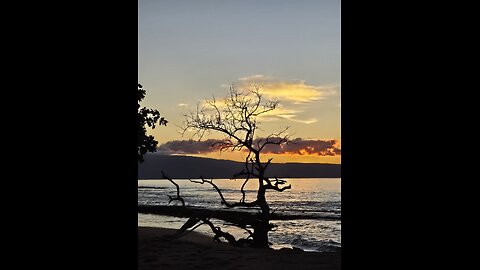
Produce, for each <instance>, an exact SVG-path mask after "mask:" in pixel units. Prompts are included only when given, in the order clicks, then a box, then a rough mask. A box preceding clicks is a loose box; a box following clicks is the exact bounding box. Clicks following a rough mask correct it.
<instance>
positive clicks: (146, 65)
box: [138, 0, 341, 163]
mask: <svg viewBox="0 0 480 270" xmlns="http://www.w3.org/2000/svg"><path fill="white" fill-rule="evenodd" d="M138 12H139V13H138V17H139V20H138V24H139V27H138V82H139V83H141V84H142V85H143V87H144V89H146V90H147V95H146V98H145V100H144V101H143V103H142V105H143V106H146V107H149V108H154V109H158V110H159V111H160V113H161V114H162V116H164V117H165V118H166V119H167V120H168V121H169V123H168V125H167V127H164V126H162V127H159V128H156V129H155V130H149V133H150V134H152V135H154V136H155V138H156V139H157V140H158V141H159V151H160V152H162V151H164V152H165V153H168V154H188V155H196V156H206V157H212V158H221V159H233V160H240V159H241V158H242V157H243V156H245V153H237V152H235V153H221V154H220V153H219V152H218V151H214V152H211V151H210V150H208V149H207V150H203V149H204V148H202V147H203V146H202V145H201V144H189V143H187V142H181V141H182V140H189V139H190V136H191V134H185V135H184V136H183V137H182V135H181V134H180V133H179V131H180V128H178V127H177V126H180V125H182V122H183V119H184V117H183V115H184V114H187V113H188V112H189V111H190V110H193V109H194V108H195V107H196V105H197V104H199V103H200V102H201V101H202V100H205V99H209V98H212V95H214V96H215V98H222V97H225V96H226V95H227V94H228V91H229V88H228V87H229V85H231V84H234V85H235V86H236V87H237V88H240V89H241V88H242V87H246V86H249V85H251V83H253V82H257V83H260V84H262V85H263V88H262V89H261V93H262V94H263V96H264V97H265V98H272V99H277V100H279V102H280V107H279V108H278V109H277V110H275V111H274V113H272V114H270V115H268V117H264V118H263V119H260V122H261V123H262V124H261V127H262V129H263V131H261V132H259V133H258V134H257V135H258V136H266V135H268V133H274V132H277V131H279V130H281V129H283V128H285V127H286V126H290V129H289V132H290V134H291V138H292V139H296V142H297V144H295V145H293V146H290V147H289V148H288V149H289V150H285V151H283V152H281V153H280V152H279V153H277V154H273V153H268V154H266V156H268V157H273V158H274V160H273V162H321V163H340V160H341V155H340V152H341V151H340V148H341V146H340V139H341V137H340V124H341V121H340V106H341V105H340V1H339V0H321V1H318V0H312V1H308V0H299V1H291V0H286V1H282V0H274V1H273V0H272V1H269V0H263V1H253V0H252V1H250V0H243V1H229V0H222V1H220V0H217V1H213V0H202V1H198V0H197V1H193V0H192V1H185V0H182V1H178V0H162V1H151V0H139V9H138ZM217 138H222V136H220V135H219V134H218V135H215V134H212V136H209V137H206V138H204V139H217ZM174 146H175V147H174ZM193 148H194V150H192V149H193ZM199 149H201V150H199ZM265 161H266V160H265Z"/></svg>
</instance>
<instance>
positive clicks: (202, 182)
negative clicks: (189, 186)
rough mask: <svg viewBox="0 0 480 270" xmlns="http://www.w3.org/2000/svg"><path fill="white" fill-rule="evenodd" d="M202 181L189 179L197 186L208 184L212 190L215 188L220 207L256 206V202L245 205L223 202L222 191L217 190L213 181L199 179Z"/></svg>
mask: <svg viewBox="0 0 480 270" xmlns="http://www.w3.org/2000/svg"><path fill="white" fill-rule="evenodd" d="M200 178H201V179H202V181H199V180H192V179H190V181H191V182H193V183H198V184H202V185H203V184H204V183H209V184H210V185H212V187H213V188H215V190H217V192H218V194H219V195H220V198H221V200H222V201H221V204H222V205H225V206H227V207H230V208H233V207H238V206H244V207H254V206H257V205H258V204H257V200H255V201H253V202H249V203H246V202H239V203H228V202H227V201H226V200H225V197H223V194H222V191H220V189H219V188H218V186H217V185H215V184H214V183H213V180H205V179H204V178H203V177H200Z"/></svg>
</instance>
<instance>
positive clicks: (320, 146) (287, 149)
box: [157, 138, 341, 156]
mask: <svg viewBox="0 0 480 270" xmlns="http://www.w3.org/2000/svg"><path fill="white" fill-rule="evenodd" d="M259 140H265V139H264V138H257V139H255V142H254V143H257V142H258V141H259ZM221 141H222V140H216V139H208V140H205V141H193V140H175V141H169V142H166V143H164V144H162V145H160V146H159V147H158V148H157V152H159V153H161V154H167V155H173V154H206V153H211V152H217V151H219V150H218V148H216V147H214V144H215V143H217V142H221ZM262 153H269V154H294V155H295V154H296V155H318V156H336V155H341V149H340V145H339V142H338V141H337V140H305V139H302V138H296V139H294V140H292V141H291V142H289V143H288V144H283V145H273V144H269V145H266V146H265V148H264V149H263V150H262Z"/></svg>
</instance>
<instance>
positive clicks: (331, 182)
mask: <svg viewBox="0 0 480 270" xmlns="http://www.w3.org/2000/svg"><path fill="white" fill-rule="evenodd" d="M285 180H287V184H291V185H292V188H291V189H289V190H285V191H283V192H277V191H273V190H268V191H267V193H266V197H267V202H269V205H270V208H271V209H272V210H275V212H276V213H279V214H301V215H304V216H307V217H311V218H304V219H295V220H273V221H271V223H273V224H275V225H277V227H276V228H275V231H271V232H269V240H270V242H272V246H271V247H272V248H275V249H279V248H282V247H297V248H301V249H303V250H305V251H316V252H337V251H340V249H341V179H340V178H309V179H300V178H295V179H285ZM213 181H214V183H215V184H216V185H217V186H218V187H219V188H220V189H221V191H222V193H223V195H224V196H225V199H226V200H227V201H228V202H238V201H239V200H240V199H241V197H242V193H241V192H240V187H241V185H242V184H243V180H241V179H239V180H230V179H215V180H213ZM175 182H176V183H177V184H178V185H179V186H180V195H181V196H182V197H183V198H184V200H185V204H186V205H189V206H197V207H205V208H210V209H227V210H228V208H227V207H225V206H223V205H221V204H220V197H219V195H218V193H217V192H216V191H215V189H214V188H213V187H212V186H211V185H210V184H207V183H205V184H203V185H202V184H197V183H192V182H190V181H189V180H183V179H179V180H175ZM257 187H258V183H257V182H256V181H254V180H250V181H249V182H248V184H247V185H246V188H245V190H246V201H247V202H248V201H252V200H254V199H255V197H256V189H257ZM168 195H172V196H175V195H176V188H175V186H174V185H173V184H172V183H170V182H169V181H168V180H138V205H168V201H169V198H168ZM176 204H178V205H180V203H179V202H177V201H174V202H172V205H176ZM235 210H236V211H255V212H256V211H257V210H255V209H247V208H243V209H238V208H235ZM186 220H187V218H177V217H170V216H161V215H150V214H138V225H139V226H153V227H164V228H175V229H178V228H180V227H181V226H182V225H183V223H184V222H185V221H186ZM211 221H212V222H213V223H214V224H215V225H218V226H221V227H222V230H224V231H227V232H229V233H231V234H233V235H234V236H236V237H246V236H247V233H246V232H245V231H244V230H242V229H240V228H236V227H234V226H224V225H223V223H224V222H223V221H221V220H214V219H212V220H211ZM195 231H198V232H201V233H205V234H209V235H212V233H211V231H210V229H209V228H208V226H206V225H203V226H200V227H198V228H197V229H196V230H195ZM212 236H213V235H212Z"/></svg>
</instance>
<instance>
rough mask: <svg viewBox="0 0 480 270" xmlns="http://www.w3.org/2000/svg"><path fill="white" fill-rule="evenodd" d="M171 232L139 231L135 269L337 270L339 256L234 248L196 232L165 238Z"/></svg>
mask: <svg viewBox="0 0 480 270" xmlns="http://www.w3.org/2000/svg"><path fill="white" fill-rule="evenodd" d="M174 232H175V230H172V229H163V228H150V227H138V269H142V270H143V269H168V270H174V269H196V270H200V269H202V270H203V269H223V270H229V269H244V270H250V269H261V270H268V269H276V270H280V269H288V270H292V269H320V270H322V269H340V253H314V252H303V251H299V250H291V249H287V250H271V249H265V250H264V249H254V248H234V247H232V246H230V245H228V244H223V243H216V242H213V241H212V237H210V236H206V235H203V234H200V233H196V232H192V233H189V234H188V235H186V236H184V237H182V238H180V239H176V240H168V239H166V238H165V236H166V235H170V234H173V233H174Z"/></svg>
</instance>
